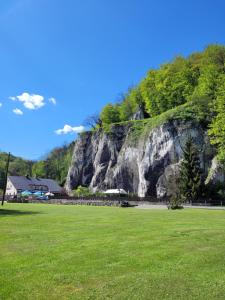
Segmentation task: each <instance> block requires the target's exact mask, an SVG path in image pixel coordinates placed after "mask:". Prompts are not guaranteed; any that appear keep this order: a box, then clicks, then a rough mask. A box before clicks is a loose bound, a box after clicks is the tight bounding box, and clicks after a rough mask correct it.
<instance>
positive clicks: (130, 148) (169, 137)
mask: <svg viewBox="0 0 225 300" xmlns="http://www.w3.org/2000/svg"><path fill="white" fill-rule="evenodd" d="M137 124H138V122H137ZM140 124H142V127H141V126H139V127H138V126H137V125H135V126H136V127H135V126H134V125H133V124H132V123H127V124H125V125H114V126H113V127H112V128H111V130H110V132H108V133H106V132H103V131H102V130H98V131H95V132H86V133H83V134H82V135H81V136H80V137H79V138H78V139H77V141H76V142H75V146H74V152H73V158H72V162H71V166H70V168H69V171H68V176H67V181H66V189H67V191H68V192H71V190H73V189H74V188H76V187H77V186H78V185H83V186H89V187H90V188H91V189H92V190H93V191H101V190H105V189H108V188H116V187H118V188H123V189H125V190H126V191H129V192H131V193H135V194H138V195H139V196H140V197H144V196H146V195H149V196H158V197H164V196H167V195H168V194H169V188H168V184H167V182H168V179H169V178H171V177H173V176H174V175H175V174H176V172H177V171H178V169H179V161H180V160H181V159H182V147H183V146H184V144H185V141H186V139H187V137H188V136H192V137H193V138H194V141H195V143H196V144H197V145H198V147H199V150H200V156H201V157H200V158H201V164H202V169H203V171H204V173H205V177H207V174H208V170H209V169H210V167H211V162H212V159H213V157H214V150H213V148H212V147H211V146H210V143H209V139H208V136H207V133H206V131H205V130H204V129H203V128H202V126H201V125H200V123H198V122H197V121H179V120H170V121H166V122H164V123H163V124H161V125H158V126H156V127H155V128H152V127H148V126H147V125H143V124H144V123H143V122H142V123H141V122H140Z"/></svg>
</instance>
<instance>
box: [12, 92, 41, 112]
mask: <svg viewBox="0 0 225 300" xmlns="http://www.w3.org/2000/svg"><path fill="white" fill-rule="evenodd" d="M9 99H11V100H13V101H20V102H22V103H23V105H24V107H26V108H27V109H32V110H34V109H39V108H41V107H42V106H44V105H45V102H44V97H43V96H41V95H36V94H29V93H23V94H21V95H19V96H11V97H9Z"/></svg>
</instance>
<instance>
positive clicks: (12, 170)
mask: <svg viewBox="0 0 225 300" xmlns="http://www.w3.org/2000/svg"><path fill="white" fill-rule="evenodd" d="M73 146H74V143H71V144H69V145H64V146H62V147H57V148H55V149H53V150H52V151H51V152H50V153H49V154H48V155H47V156H46V158H45V159H42V160H38V161H32V160H26V159H23V158H21V157H17V156H14V155H11V157H10V164H9V175H18V176H25V175H30V176H37V177H40V178H51V179H55V180H56V181H57V182H58V183H59V184H60V185H64V183H65V181H66V176H67V173H68V169H69V165H70V162H71V157H72V151H73ZM7 157H8V153H6V152H0V189H3V186H4V178H5V168H6V162H7Z"/></svg>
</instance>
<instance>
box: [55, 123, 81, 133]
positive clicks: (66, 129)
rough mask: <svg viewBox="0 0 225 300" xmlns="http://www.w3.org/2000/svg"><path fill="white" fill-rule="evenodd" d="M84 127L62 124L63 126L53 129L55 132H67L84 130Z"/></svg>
mask: <svg viewBox="0 0 225 300" xmlns="http://www.w3.org/2000/svg"><path fill="white" fill-rule="evenodd" d="M84 130H85V128H84V126H82V125H81V126H77V127H72V126H70V125H67V124H66V125H64V127H63V128H62V129H58V130H56V131H55V133H56V134H59V135H60V134H68V133H80V132H82V131H84Z"/></svg>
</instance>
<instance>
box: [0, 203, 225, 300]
mask: <svg viewBox="0 0 225 300" xmlns="http://www.w3.org/2000/svg"><path fill="white" fill-rule="evenodd" d="M0 251H1V252H0V253H1V258H0V299H119V300H121V299H153V300H154V299H173V300H174V299H204V300H205V299H223V300H224V299H225V211H211V210H203V209H202V210H201V209H184V210H180V211H168V210H138V209H134V208H110V207H89V206H82V207H79V206H57V205H41V204H40V205H39V204H6V205H5V206H4V207H3V209H0Z"/></svg>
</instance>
